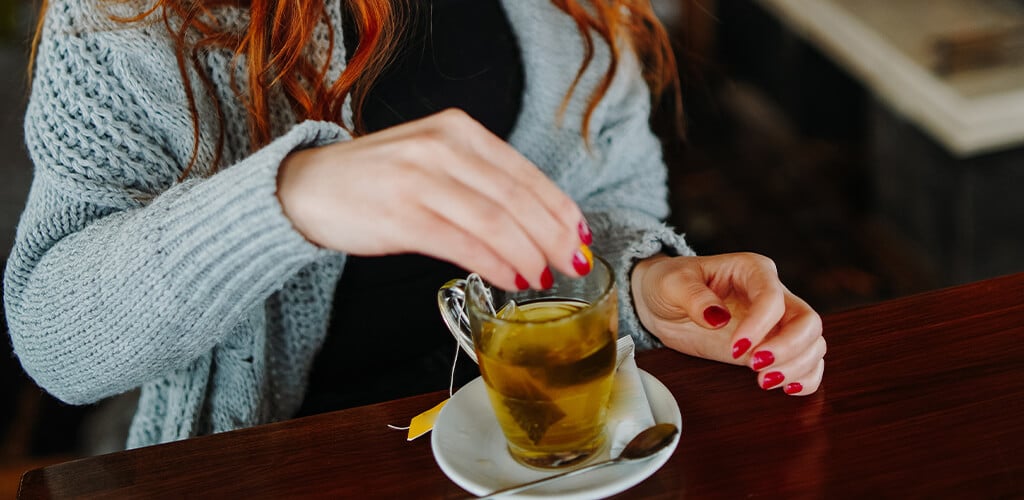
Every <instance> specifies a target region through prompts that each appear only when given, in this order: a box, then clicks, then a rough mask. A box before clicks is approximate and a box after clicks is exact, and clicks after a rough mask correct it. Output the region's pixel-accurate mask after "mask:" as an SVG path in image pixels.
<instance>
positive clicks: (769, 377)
mask: <svg viewBox="0 0 1024 500" xmlns="http://www.w3.org/2000/svg"><path fill="white" fill-rule="evenodd" d="M785 378H786V376H785V375H783V374H782V372H768V373H765V374H764V379H763V380H762V382H761V388H762V389H771V388H772V387H775V386H777V385H779V384H781V383H782V381H783V380H784V379H785Z"/></svg>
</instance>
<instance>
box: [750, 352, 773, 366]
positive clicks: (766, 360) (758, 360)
mask: <svg viewBox="0 0 1024 500" xmlns="http://www.w3.org/2000/svg"><path fill="white" fill-rule="evenodd" d="M774 362H775V355H774V354H772V353H771V351H757V352H755V353H754V361H753V364H751V365H750V367H751V368H753V369H754V370H760V369H761V368H764V367H766V366H768V365H770V364H772V363H774Z"/></svg>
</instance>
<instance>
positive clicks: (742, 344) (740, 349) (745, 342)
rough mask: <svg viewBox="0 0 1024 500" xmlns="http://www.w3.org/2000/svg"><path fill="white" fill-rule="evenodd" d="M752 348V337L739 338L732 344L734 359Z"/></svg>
mask: <svg viewBox="0 0 1024 500" xmlns="http://www.w3.org/2000/svg"><path fill="white" fill-rule="evenodd" d="M747 349H750V339H739V340H737V341H736V343H735V344H733V345H732V359H739V357H740V356H742V355H743V353H745V352H747Z"/></svg>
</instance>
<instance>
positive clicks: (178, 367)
mask: <svg viewBox="0 0 1024 500" xmlns="http://www.w3.org/2000/svg"><path fill="white" fill-rule="evenodd" d="M138 1H142V0H138ZM340 3H341V2H329V4H330V7H329V11H330V12H329V17H330V22H331V23H332V25H333V29H334V33H335V35H336V36H338V37H340V36H341V33H342V30H341V29H340V27H341V16H342V13H341V9H340V7H339V4H340ZM503 5H504V8H505V11H506V13H507V14H508V17H509V20H510V22H511V24H512V27H513V30H514V32H515V33H516V35H517V37H518V40H519V44H520V46H521V50H522V57H523V62H524V71H525V85H524V94H523V105H522V109H521V112H520V115H519V117H518V121H517V124H516V126H515V129H514V130H513V132H512V134H511V136H510V138H509V142H510V143H511V144H512V145H513V146H514V147H515V148H516V149H517V150H519V151H520V152H521V153H522V154H524V155H525V156H526V157H527V158H529V159H530V160H531V161H533V162H534V163H535V164H537V165H538V166H539V167H540V168H542V169H543V170H544V171H545V172H546V173H547V174H548V175H549V176H550V177H551V178H552V179H554V180H555V181H556V182H557V183H558V185H559V186H561V187H562V189H564V190H565V191H566V192H567V193H568V194H569V195H570V196H572V197H573V198H574V199H575V200H577V202H578V203H579V205H580V206H581V207H582V209H583V210H584V212H585V213H586V217H587V220H588V222H589V223H590V225H591V226H592V229H593V232H594V238H595V243H594V250H595V251H596V252H597V253H598V254H600V255H603V256H604V257H605V258H607V259H608V260H609V261H610V262H612V263H613V264H614V265H615V266H616V267H617V279H618V282H619V289H620V293H621V297H620V299H621V301H620V302H621V308H622V311H621V312H622V314H621V315H620V316H621V331H622V333H623V334H625V333H627V332H628V333H629V334H631V335H633V336H634V337H635V339H636V340H637V342H638V344H639V345H640V346H642V347H649V346H652V345H655V344H656V340H655V339H654V338H653V337H651V336H650V334H649V333H647V332H645V331H643V329H642V328H641V327H640V325H639V323H638V321H637V319H636V315H635V313H634V311H633V310H632V305H631V304H632V301H631V299H630V292H629V286H628V272H629V270H630V269H631V267H632V266H633V264H635V262H636V260H637V259H639V258H643V257H647V256H650V255H652V254H654V253H656V252H661V251H664V252H668V253H672V254H680V255H684V254H685V255H690V254H692V252H691V250H690V249H689V248H688V247H687V245H686V244H685V242H684V241H683V239H682V238H681V237H680V236H679V235H677V234H676V233H675V232H673V231H672V230H671V229H670V228H668V227H666V226H665V225H664V224H663V223H662V222H661V221H662V220H663V219H664V218H665V217H666V216H667V212H668V207H667V201H666V198H667V188H666V172H665V166H664V163H663V161H662V158H661V148H660V145H659V142H658V141H657V139H656V138H655V136H654V135H653V134H652V133H651V131H650V128H649V125H648V115H649V112H650V104H649V95H648V89H647V87H646V85H645V83H644V81H643V79H642V78H641V76H640V73H639V69H638V64H637V61H636V60H635V59H634V58H632V57H630V56H629V55H628V54H626V55H625V57H624V60H623V61H622V63H621V65H620V70H619V71H618V73H617V75H616V78H615V80H614V84H613V85H612V87H611V88H610V89H609V90H608V92H607V94H606V96H605V97H604V99H603V101H602V102H601V104H600V105H599V106H598V108H597V110H596V111H595V112H594V114H593V118H592V122H591V123H592V126H591V131H592V133H591V135H590V137H589V139H590V143H591V148H590V149H589V150H588V148H587V146H586V145H585V142H584V141H583V139H582V137H581V132H580V130H581V120H580V118H581V116H582V113H583V110H584V109H585V106H586V99H587V97H588V96H589V94H590V90H591V89H593V88H594V85H595V84H596V82H597V80H598V79H599V77H600V76H601V74H603V72H604V69H605V68H606V62H607V61H608V51H607V48H606V47H604V46H603V45H601V44H598V47H597V49H598V50H597V54H596V59H595V60H594V62H593V63H592V64H591V70H590V71H588V72H587V74H586V76H585V78H584V80H583V82H582V84H581V87H580V88H579V89H578V90H577V91H576V92H575V93H574V94H573V98H572V100H571V102H570V105H569V107H568V109H567V112H566V113H565V116H564V118H563V119H562V120H561V121H559V120H558V118H557V110H558V107H559V105H560V104H561V102H562V99H563V96H564V95H565V94H566V92H567V91H568V89H569V88H570V85H571V83H572V80H573V77H574V76H575V73H576V70H577V68H579V67H580V63H581V61H582V56H583V46H584V45H583V41H582V39H581V37H580V35H579V33H578V31H577V29H576V26H575V24H574V22H573V21H572V19H571V18H569V17H568V16H566V15H564V14H563V13H562V12H561V11H560V10H558V9H557V8H555V7H553V6H552V5H551V3H550V2H549V1H548V0H504V1H503ZM139 8H140V6H139V5H138V4H123V3H118V2H103V1H102V0H55V1H51V2H50V7H49V11H48V12H47V16H46V23H45V26H44V29H43V37H42V41H41V44H40V46H39V52H38V59H37V61H36V69H35V77H34V78H35V79H34V82H33V86H32V94H31V99H30V102H29V106H28V111H27V114H26V117H25V135H26V143H27V146H28V149H29V152H30V154H31V157H32V160H33V162H34V165H35V174H34V179H33V183H32V188H31V192H30V194H29V197H28V201H27V204H26V207H25V211H24V213H23V214H22V216H21V221H20V223H19V226H18V232H17V239H16V244H15V247H14V249H13V252H12V255H11V258H10V261H9V263H8V266H7V269H6V270H5V275H4V292H5V295H4V298H5V301H6V309H7V314H8V319H9V324H10V335H11V339H12V342H13V346H14V349H15V352H16V353H17V356H18V357H19V359H20V361H21V363H22V366H23V367H24V369H25V371H26V372H27V373H28V374H29V375H30V376H31V377H32V378H33V379H34V380H35V382H36V383H38V384H39V385H40V386H41V387H43V388H45V389H46V390H47V391H49V392H50V393H52V394H53V395H54V396H56V397H57V398H60V399H61V400H63V401H66V402H68V403H71V404H87V403H93V402H97V401H99V400H102V399H103V398H107V397H110V396H113V395H117V394H120V393H123V392H126V391H129V390H132V389H135V388H141V391H140V396H139V405H138V410H137V411H136V414H135V417H134V419H133V421H132V426H131V429H130V432H129V438H128V443H127V446H128V447H138V446H145V445H150V444H155V443H161V442H167V441H172V440H178V439H184V438H187V437H190V436H196V435H200V434H208V433H213V432H220V431H225V430H230V429H236V428H240V427H245V426H251V425H256V424H261V423H266V422H272V421H277V420H282V419H287V418H289V417H291V415H292V414H293V413H294V412H295V410H296V409H297V408H298V406H299V404H300V403H301V402H302V398H303V395H304V391H305V385H306V378H307V375H308V373H309V370H310V367H311V364H312V361H313V358H314V355H315V353H316V352H317V349H318V348H319V347H320V345H321V343H322V341H323V339H324V335H325V331H326V325H327V322H328V318H329V314H330V308H331V300H332V294H333V293H334V288H335V285H336V283H337V281H338V279H344V276H342V268H343V265H344V262H345V255H344V254H342V253H338V252H334V251H329V250H326V249H322V248H318V247H317V246H315V245H313V244H311V243H310V242H309V241H307V240H306V239H304V238H303V237H302V235H300V234H299V233H298V232H296V231H295V229H294V228H293V227H292V225H291V224H290V222H289V220H288V219H287V218H286V217H285V215H284V214H283V212H282V210H281V206H280V204H279V202H278V199H277V197H276V195H275V189H276V175H277V169H278V165H279V164H280V162H281V160H282V158H284V157H285V156H286V155H287V154H289V153H290V152H292V151H295V150H297V149H301V148H308V147H311V146H316V145H323V144H328V143H331V142H335V141H346V140H350V139H351V136H350V135H349V134H348V133H347V132H346V131H345V129H343V128H342V127H340V126H338V125H336V124H333V123H324V122H312V121H305V122H301V123H296V120H295V118H294V115H293V113H292V111H291V110H290V109H289V106H288V105H287V103H286V102H285V101H284V100H283V99H282V98H280V96H278V102H277V104H278V105H277V106H276V107H275V109H276V110H277V111H276V112H275V113H276V114H275V116H274V117H273V119H274V123H275V127H276V129H275V134H276V135H275V137H277V139H276V140H274V141H273V142H272V143H271V144H270V145H268V146H266V147H263V148H260V149H259V150H257V151H255V152H253V151H251V150H250V147H249V140H248V134H247V131H246V125H245V124H246V119H245V110H244V108H243V107H242V106H240V105H239V103H238V101H237V99H236V98H235V97H234V94H233V92H232V90H231V85H230V75H229V72H230V67H231V54H230V53H229V52H225V51H212V52H210V53H207V54H204V55H203V56H202V58H201V64H202V65H203V67H204V70H205V71H206V72H207V73H208V74H209V75H210V77H211V78H212V82H213V86H214V93H213V94H214V96H215V98H216V99H218V100H219V102H220V103H221V105H222V109H223V112H224V117H225V120H224V124H225V128H224V138H225V144H224V156H223V160H222V163H221V165H219V167H220V168H219V169H217V170H215V169H213V168H212V167H211V166H210V164H211V163H212V161H213V160H212V159H213V158H214V150H215V147H216V138H217V136H218V132H217V130H218V129H217V123H218V122H217V120H216V116H217V115H216V111H215V107H214V106H213V104H212V102H211V99H212V97H208V96H205V94H204V93H203V92H201V91H200V92H197V94H198V95H199V98H198V101H199V102H198V107H199V114H200V116H201V117H202V123H201V139H200V144H199V162H198V165H200V168H198V169H196V171H195V172H194V173H193V174H192V175H191V176H190V177H189V178H188V179H186V180H184V181H179V177H180V175H181V173H182V172H183V170H184V168H185V167H186V166H187V165H188V163H189V158H190V155H191V152H192V147H193V141H192V138H193V124H192V120H191V115H190V113H189V108H188V104H187V102H188V101H187V99H186V94H185V91H184V90H183V89H184V85H183V82H182V78H181V77H180V75H179V71H178V67H177V65H176V62H175V56H174V53H173V50H172V44H171V42H170V38H169V36H168V34H167V31H166V27H165V26H164V25H163V23H162V22H159V21H156V20H154V21H153V22H139V23H133V24H123V23H118V22H114V21H112V20H111V17H110V15H111V14H114V15H126V14H132V13H136V12H138V9H139ZM218 16H220V19H221V21H222V22H223V23H225V25H228V26H243V25H244V23H245V22H246V21H245V20H246V18H245V16H246V13H245V12H244V11H243V10H241V9H230V8H225V9H224V10H223V11H219V12H218ZM154 17H156V16H154ZM322 28H323V29H321V30H320V31H319V35H318V37H319V39H320V41H321V42H323V45H322V46H323V47H325V48H326V47H327V43H326V40H327V35H326V34H327V30H326V28H325V27H322ZM343 51H344V46H343V44H342V43H340V42H338V43H335V44H334V52H333V53H330V54H327V53H326V52H327V51H326V50H325V51H324V52H325V53H324V54H322V55H321V56H320V57H330V61H331V74H332V75H337V74H338V73H339V72H340V71H341V69H342V65H343V64H344V61H345V57H344V53H343ZM627 52H628V51H627ZM236 76H237V78H239V81H240V82H244V74H241V72H240V73H239V74H238V75H236ZM192 82H193V84H195V85H197V86H198V85H199V84H198V82H199V79H198V76H196V75H193V78H192ZM350 116H351V110H350V109H346V112H345V116H343V117H342V119H343V120H344V121H345V122H346V123H347V122H348V121H349V120H350ZM203 166H205V167H203ZM438 285H440V283H439V284H438ZM411 327H413V328H414V327H415V325H411ZM357 334H359V335H366V334H367V332H357ZM353 355H354V356H358V355H359V353H353ZM339 383H345V381H339ZM351 383H358V381H351Z"/></svg>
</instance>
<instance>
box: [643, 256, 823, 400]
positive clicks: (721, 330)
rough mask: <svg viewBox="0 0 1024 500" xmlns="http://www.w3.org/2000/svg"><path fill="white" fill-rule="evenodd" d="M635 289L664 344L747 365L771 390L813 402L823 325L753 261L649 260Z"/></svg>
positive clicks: (767, 265) (761, 262)
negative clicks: (799, 396) (811, 396)
mask: <svg viewBox="0 0 1024 500" xmlns="http://www.w3.org/2000/svg"><path fill="white" fill-rule="evenodd" d="M631 287H632V292H633V300H634V302H635V304H636V310H637V314H638V316H639V317H640V321H641V322H642V323H643V325H644V327H646V328H647V329H648V330H649V331H650V332H651V333H653V334H654V335H655V336H657V337H658V339H660V340H661V342H662V343H663V344H665V345H666V346H668V347H671V348H673V349H675V350H677V351H680V352H683V353H686V354H690V355H693V356H699V357H702V358H707V359H713V360H717V361H724V362H729V363H735V364H744V365H747V366H749V367H750V368H751V369H753V370H754V371H755V372H757V383H758V385H759V386H761V387H762V388H764V389H774V388H782V389H783V391H785V393H786V394H791V395H806V394H810V393H812V392H814V391H816V390H817V389H818V386H819V385H820V384H821V378H822V375H823V374H824V372H825V360H824V356H825V350H826V346H825V338H824V337H822V327H821V318H820V317H819V316H818V314H817V313H816V312H814V310H813V309H811V307H810V306H809V305H807V303H806V302H804V301H803V300H801V299H800V298H799V297H797V296H796V295H793V293H792V292H790V291H789V290H787V289H786V287H785V286H783V285H782V283H781V282H780V281H779V277H778V272H777V271H776V268H775V263H774V262H772V261H771V260H770V259H768V258H767V257H764V256H761V255H757V254H752V253H737V254H724V255H714V256H708V257H668V256H664V255H659V256H655V257H651V258H649V259H646V260H644V261H642V262H640V263H639V264H637V266H636V268H635V269H634V270H633V275H632V280H631Z"/></svg>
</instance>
